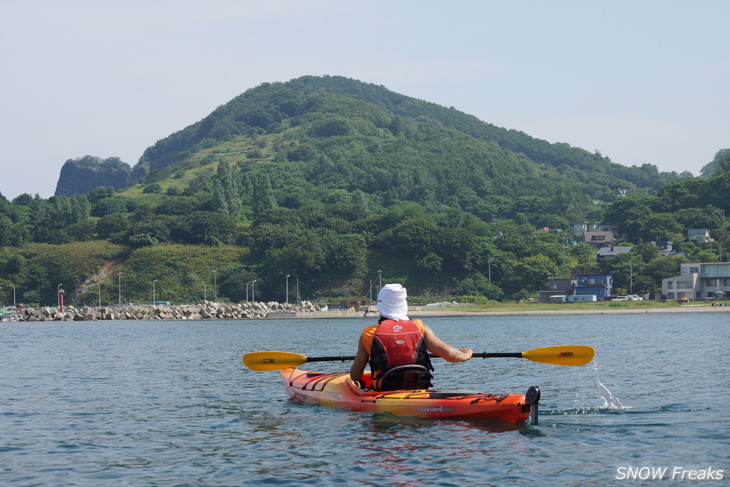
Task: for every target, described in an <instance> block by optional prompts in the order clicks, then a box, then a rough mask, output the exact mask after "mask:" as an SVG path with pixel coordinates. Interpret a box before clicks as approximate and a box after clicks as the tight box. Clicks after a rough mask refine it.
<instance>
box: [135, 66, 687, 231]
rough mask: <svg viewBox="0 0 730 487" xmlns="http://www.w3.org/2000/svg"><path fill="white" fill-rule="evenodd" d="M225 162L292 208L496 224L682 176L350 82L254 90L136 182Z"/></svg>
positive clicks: (152, 156) (170, 144)
mask: <svg viewBox="0 0 730 487" xmlns="http://www.w3.org/2000/svg"><path fill="white" fill-rule="evenodd" d="M215 161H227V162H229V163H232V164H236V165H238V166H239V167H240V169H241V171H242V172H243V173H244V174H248V175H256V174H258V173H266V174H267V175H268V176H269V179H270V181H271V185H272V188H273V190H274V192H275V194H276V196H277V200H278V201H282V202H283V203H284V206H296V205H297V201H296V200H297V198H299V197H300V196H301V195H303V194H304V195H309V194H311V193H312V192H313V191H314V192H317V191H320V190H321V189H322V188H327V189H330V190H332V189H340V190H345V191H348V192H352V191H356V190H359V191H362V192H363V193H366V194H367V195H369V197H370V198H371V199H372V200H373V201H374V202H375V203H376V204H378V205H383V206H389V205H392V204H394V203H397V202H399V201H414V202H418V203H420V204H422V205H424V206H425V207H426V208H428V209H439V208H443V207H445V206H446V207H457V208H461V209H463V210H465V211H467V212H469V213H472V214H474V215H476V216H478V217H480V218H482V219H485V220H490V219H492V218H495V217H498V216H505V215H509V214H512V213H514V212H515V210H517V211H519V210H520V209H522V210H527V212H530V211H531V210H533V208H529V207H530V206H534V199H535V198H540V199H541V201H540V203H539V205H538V206H539V207H540V208H542V209H543V211H546V212H549V213H557V212H560V213H561V214H564V215H565V214H566V212H569V214H570V215H571V216H575V217H578V216H580V214H581V213H583V212H584V211H585V210H586V208H587V207H589V206H590V205H591V203H592V201H593V200H600V201H612V200H613V199H615V195H616V194H617V192H616V189H615V188H616V187H620V188H622V189H627V190H628V191H629V192H630V193H634V192H639V193H642V192H648V191H655V190H657V189H658V188H660V187H661V186H663V185H664V184H666V183H668V182H671V181H674V180H676V179H678V178H679V175H677V174H676V173H671V174H670V173H659V172H658V170H657V168H656V167H655V166H652V165H648V164H647V165H643V166H642V167H625V166H621V165H619V164H615V163H612V162H611V161H610V160H609V159H607V158H605V157H603V156H601V155H600V154H594V153H589V152H587V151H585V150H583V149H579V148H574V147H570V146H569V145H567V144H550V143H548V142H545V141H542V140H539V139H535V138H533V137H530V136H528V135H526V134H524V133H522V132H518V131H515V130H507V129H504V128H500V127H496V126H494V125H491V124H489V123H486V122H483V121H480V120H478V119H477V118H476V117H473V116H471V115H467V114H465V113H462V112H459V111H457V110H455V109H453V108H445V107H441V106H438V105H435V104H433V103H429V102H426V101H422V100H418V99H415V98H411V97H408V96H404V95H400V94H397V93H394V92H392V91H389V90H387V89H386V88H384V87H382V86H377V85H373V84H367V83H363V82H360V81H356V80H352V79H347V78H343V77H313V76H307V77H302V78H298V79H295V80H292V81H289V82H286V83H267V84H264V85H261V86H259V87H257V88H254V89H251V90H248V91H247V92H245V93H243V94H242V95H240V96H238V97H236V98H235V99H233V100H231V101H230V102H229V103H227V104H225V105H223V106H221V107H219V108H217V109H216V110H214V111H213V113H211V114H210V115H209V116H207V117H206V118H204V119H203V120H201V121H200V122H198V123H196V124H193V125H191V126H189V127H187V128H185V129H183V130H180V131H179V132H176V133H174V134H172V135H170V136H169V137H167V138H165V139H162V140H160V141H158V142H157V143H156V144H155V145H154V146H152V147H150V148H148V149H147V150H146V151H145V153H144V155H143V156H142V158H141V159H140V161H139V163H138V164H137V166H136V167H135V168H134V173H135V175H136V176H137V177H140V176H141V175H142V174H143V173H144V174H145V175H146V181H147V182H161V181H164V180H169V179H171V178H178V179H179V178H183V176H182V172H184V171H190V170H192V169H195V168H198V167H201V166H204V165H206V164H210V163H211V162H215ZM520 198H522V199H523V200H524V199H525V198H527V199H530V200H531V201H532V204H531V203H530V202H529V201H528V202H525V201H519V200H520ZM546 201H547V205H548V207H546V206H545V202H546ZM515 205H518V206H521V207H527V208H516V207H515ZM566 216H567V215H566Z"/></svg>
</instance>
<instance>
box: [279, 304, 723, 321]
mask: <svg viewBox="0 0 730 487" xmlns="http://www.w3.org/2000/svg"><path fill="white" fill-rule="evenodd" d="M669 313H730V306H683V307H681V308H625V309H621V308H619V309H595V310H591V309H575V310H571V309H564V310H563V309H560V310H524V311H522V310H512V311H457V310H443V311H442V310H437V309H434V310H416V309H414V310H409V311H408V317H409V318H424V317H439V316H441V317H466V316H547V315H603V314H669ZM375 316H377V312H374V311H370V312H368V313H367V314H365V313H364V312H362V311H306V312H291V313H273V314H271V315H269V316H267V319H287V318H325V319H332V318H371V317H372V318H374V317H375Z"/></svg>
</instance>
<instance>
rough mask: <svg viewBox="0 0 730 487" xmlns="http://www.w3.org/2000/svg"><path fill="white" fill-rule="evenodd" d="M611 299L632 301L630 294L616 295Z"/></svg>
mask: <svg viewBox="0 0 730 487" xmlns="http://www.w3.org/2000/svg"><path fill="white" fill-rule="evenodd" d="M611 301H630V300H629V297H628V296H616V297H615V298H612V299H611Z"/></svg>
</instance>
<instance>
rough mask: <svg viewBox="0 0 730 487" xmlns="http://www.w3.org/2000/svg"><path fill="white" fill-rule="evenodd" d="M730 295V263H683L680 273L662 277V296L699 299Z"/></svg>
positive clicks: (689, 299) (682, 299)
mask: <svg viewBox="0 0 730 487" xmlns="http://www.w3.org/2000/svg"><path fill="white" fill-rule="evenodd" d="M728 295H730V263H728V262H708V263H696V264H681V265H680V266H679V275H678V276H674V277H669V278H667V279H662V298H663V299H676V300H678V301H685V300H686V301H699V300H703V299H716V298H723V297H725V296H728Z"/></svg>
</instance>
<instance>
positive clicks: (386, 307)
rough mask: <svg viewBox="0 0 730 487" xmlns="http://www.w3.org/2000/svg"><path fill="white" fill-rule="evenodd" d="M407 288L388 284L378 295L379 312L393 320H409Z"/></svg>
mask: <svg viewBox="0 0 730 487" xmlns="http://www.w3.org/2000/svg"><path fill="white" fill-rule="evenodd" d="M407 297H408V293H407V292H406V288H404V287H403V286H401V285H400V284H386V285H385V286H383V289H381V290H380V292H379V293H378V312H379V313H380V315H381V316H383V317H385V318H390V319H391V320H407V319H408V303H407V302H406V298H407Z"/></svg>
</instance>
